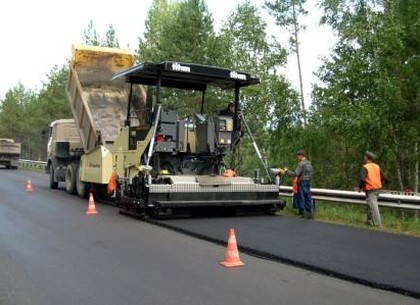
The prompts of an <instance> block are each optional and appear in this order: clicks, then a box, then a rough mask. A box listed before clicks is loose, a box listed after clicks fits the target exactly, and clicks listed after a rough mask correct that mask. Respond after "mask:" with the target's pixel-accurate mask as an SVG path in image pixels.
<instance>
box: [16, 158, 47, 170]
mask: <svg viewBox="0 0 420 305" xmlns="http://www.w3.org/2000/svg"><path fill="white" fill-rule="evenodd" d="M19 166H20V167H23V168H33V169H39V170H44V169H45V167H46V166H47V162H46V161H34V160H26V159H19Z"/></svg>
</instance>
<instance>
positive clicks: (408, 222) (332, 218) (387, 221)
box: [281, 199, 420, 237]
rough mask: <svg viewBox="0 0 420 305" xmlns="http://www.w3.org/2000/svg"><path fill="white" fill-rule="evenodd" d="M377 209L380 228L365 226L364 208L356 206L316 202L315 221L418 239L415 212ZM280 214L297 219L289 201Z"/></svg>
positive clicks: (418, 224)
mask: <svg viewBox="0 0 420 305" xmlns="http://www.w3.org/2000/svg"><path fill="white" fill-rule="evenodd" d="M379 209H380V213H381V218H382V227H381V228H374V227H371V226H368V225H366V206H365V205H357V204H347V203H335V202H327V201H317V202H316V216H315V220H316V221H320V222H328V223H334V224H341V225H347V226H353V227H359V228H364V229H367V230H380V231H384V232H390V233H396V234H405V235H410V236H416V237H420V219H419V218H418V215H417V214H416V212H414V211H409V210H402V209H391V208H383V207H380V208H379ZM281 214H283V215H289V216H294V217H298V215H297V211H296V210H294V209H293V208H292V202H291V199H287V205H286V208H285V209H284V210H283V211H282V212H281Z"/></svg>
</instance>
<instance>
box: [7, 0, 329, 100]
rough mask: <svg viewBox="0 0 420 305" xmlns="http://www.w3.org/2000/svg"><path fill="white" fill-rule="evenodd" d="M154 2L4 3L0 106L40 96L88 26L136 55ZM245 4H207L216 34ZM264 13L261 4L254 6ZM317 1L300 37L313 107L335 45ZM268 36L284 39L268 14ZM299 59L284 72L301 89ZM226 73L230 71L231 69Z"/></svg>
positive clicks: (221, 0)
mask: <svg viewBox="0 0 420 305" xmlns="http://www.w3.org/2000/svg"><path fill="white" fill-rule="evenodd" d="M151 2H152V0H118V1H115V0H112V1H111V0H84V1H83V0H72V1H68V0H13V1H1V3H0V37H1V52H0V100H2V99H4V95H5V93H6V92H7V91H8V90H9V89H11V88H13V87H14V86H16V85H17V84H18V83H22V84H23V85H24V86H25V88H26V89H33V90H39V89H41V88H42V84H43V82H46V80H47V77H46V75H47V74H48V73H49V72H50V71H51V70H52V68H53V67H54V66H55V65H57V66H59V67H61V66H62V65H64V64H66V61H67V60H68V59H69V58H70V57H71V50H72V45H73V44H78V43H81V42H82V41H83V31H84V30H85V29H86V28H87V26H88V24H89V22H90V20H92V21H93V24H94V26H95V29H96V30H97V32H98V33H99V34H101V35H104V34H105V32H106V30H107V29H108V27H109V25H113V27H114V28H115V31H116V35H117V38H118V41H119V43H120V47H124V48H126V47H128V48H129V49H131V50H132V51H133V53H134V51H135V49H136V48H137V45H138V38H139V37H140V36H141V35H142V33H143V31H144V23H145V20H146V17H147V11H148V8H149V7H150V4H151ZM241 2H243V0H207V1H206V4H207V7H208V8H209V11H210V12H211V14H212V16H213V19H214V25H215V29H216V30H218V29H219V28H220V27H221V25H222V23H223V22H224V21H225V20H226V19H227V16H228V15H229V14H230V13H231V12H233V11H234V9H235V7H236V6H237V5H238V4H240V3H241ZM251 2H252V3H253V4H255V5H256V6H257V7H259V8H261V7H262V5H263V2H264V1H263V0H251ZM315 2H316V0H308V1H307V5H306V9H307V10H308V11H309V14H308V16H307V17H305V18H304V19H302V23H303V24H305V25H306V26H307V28H306V31H305V32H303V33H302V34H301V38H300V40H301V46H300V48H301V64H302V74H303V81H304V92H305V99H306V100H307V101H308V103H310V95H309V93H310V89H311V84H312V83H314V82H316V81H317V80H316V78H315V76H314V75H313V72H314V71H316V70H317V69H318V67H319V65H320V60H319V58H320V57H322V56H327V55H328V54H329V52H330V51H331V48H332V46H333V43H334V37H333V35H332V33H331V31H330V30H329V29H328V28H326V27H320V26H318V23H319V19H320V16H321V12H320V11H319V9H317V8H316V7H315ZM262 16H263V17H264V18H266V20H267V24H268V32H269V33H270V34H273V35H276V36H277V37H278V39H279V41H280V42H286V41H287V40H284V38H285V36H286V35H285V33H284V31H282V30H281V29H280V28H278V27H277V26H276V25H275V24H274V22H273V19H272V18H271V17H270V16H269V15H268V13H267V12H266V11H264V10H262ZM296 67H297V65H296V58H295V56H293V57H290V58H289V63H288V65H287V66H286V67H285V69H284V73H285V75H286V77H288V78H289V80H290V81H291V82H292V84H293V86H294V87H295V88H296V89H298V88H299V82H298V73H297V68H296ZM227 68H228V67H227Z"/></svg>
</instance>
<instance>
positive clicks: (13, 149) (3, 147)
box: [0, 138, 21, 169]
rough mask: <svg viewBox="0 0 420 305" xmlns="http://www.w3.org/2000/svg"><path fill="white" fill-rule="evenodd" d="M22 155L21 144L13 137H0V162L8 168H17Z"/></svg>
mask: <svg viewBox="0 0 420 305" xmlns="http://www.w3.org/2000/svg"><path fill="white" fill-rule="evenodd" d="M20 155H21V145H20V143H16V142H15V141H14V140H13V139H6V138H0V164H1V165H4V166H6V168H7V169H17V168H18V165H19V158H20Z"/></svg>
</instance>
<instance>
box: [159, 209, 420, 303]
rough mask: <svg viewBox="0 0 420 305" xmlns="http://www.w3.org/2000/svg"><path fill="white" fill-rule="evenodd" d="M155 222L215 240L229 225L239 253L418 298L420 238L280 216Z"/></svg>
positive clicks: (223, 238) (222, 240)
mask: <svg viewBox="0 0 420 305" xmlns="http://www.w3.org/2000/svg"><path fill="white" fill-rule="evenodd" d="M156 223H158V224H160V225H162V226H165V227H168V228H171V229H174V230H176V231H180V232H183V233H186V234H190V235H193V236H196V237H199V238H201V239H205V240H210V241H213V242H216V243H220V244H223V243H225V242H226V239H227V232H228V230H229V228H234V229H235V231H236V239H237V240H238V244H239V248H240V249H241V250H242V251H243V252H246V253H249V254H252V255H255V256H259V257H263V258H267V259H271V260H275V261H280V262H286V263H289V264H292V265H295V266H300V267H304V268H306V269H309V270H313V271H317V272H321V273H324V274H328V275H332V276H336V277H339V278H343V279H346V280H350V281H354V282H357V283H361V284H365V285H369V286H372V287H375V288H380V289H385V290H391V291H396V292H399V293H402V294H407V295H411V296H414V297H417V298H420V238H415V237H409V236H402V235H396V234H389V233H384V232H379V231H370V230H364V229H359V228H352V227H347V226H340V225H333V224H326V223H321V222H316V221H312V220H306V219H296V218H290V217H281V216H275V217H274V216H271V217H255V216H253V217H235V218H232V217H230V218H213V219H188V220H187V219H182V220H165V221H157V222H156Z"/></svg>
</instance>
